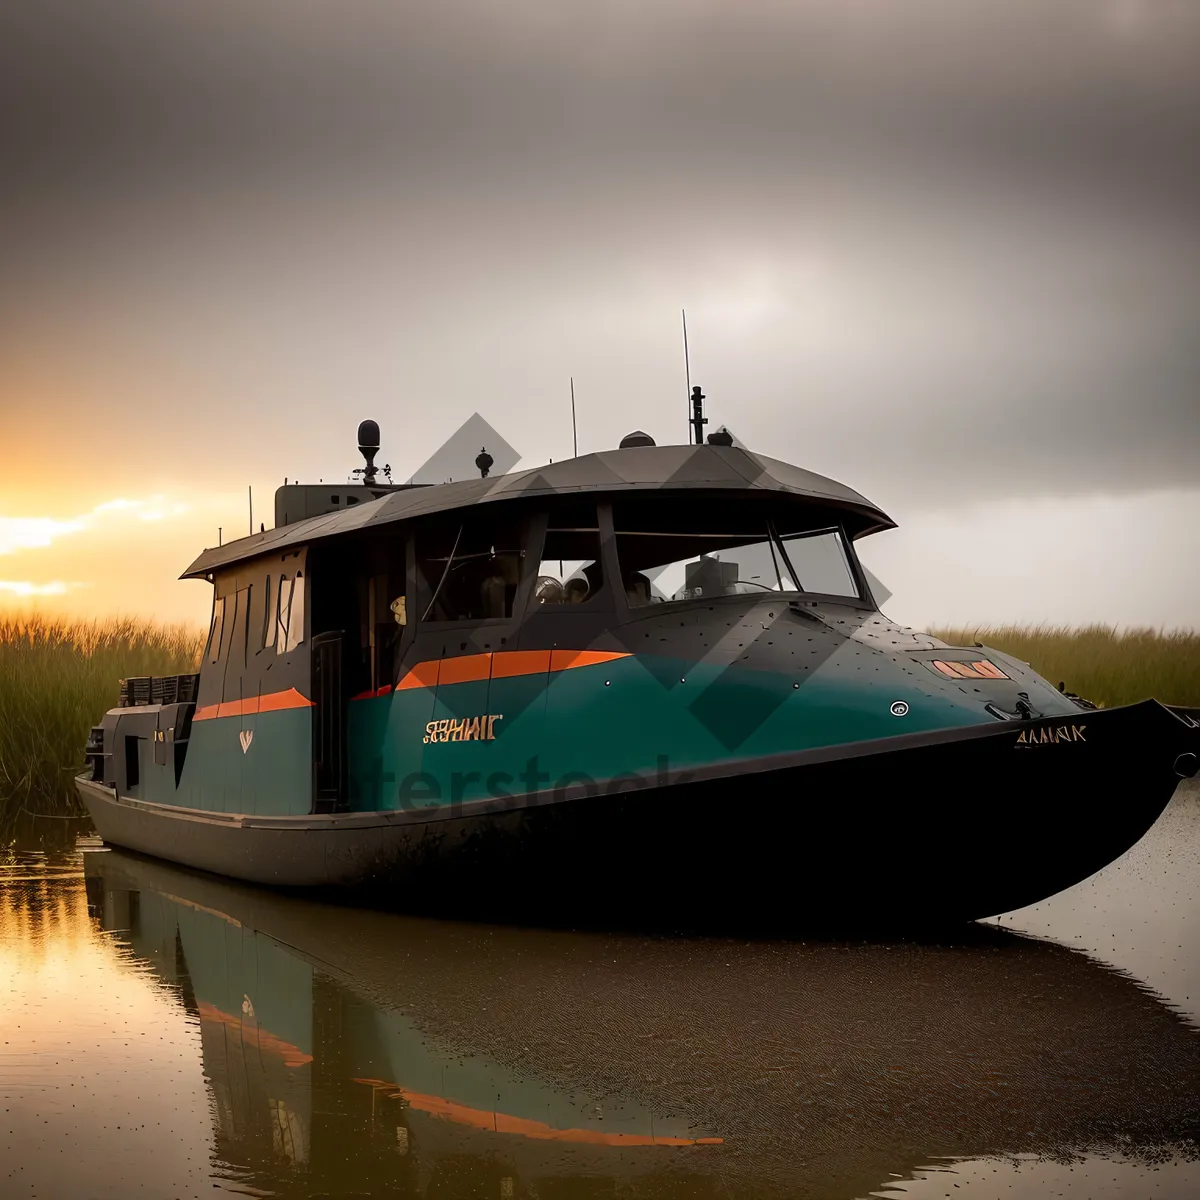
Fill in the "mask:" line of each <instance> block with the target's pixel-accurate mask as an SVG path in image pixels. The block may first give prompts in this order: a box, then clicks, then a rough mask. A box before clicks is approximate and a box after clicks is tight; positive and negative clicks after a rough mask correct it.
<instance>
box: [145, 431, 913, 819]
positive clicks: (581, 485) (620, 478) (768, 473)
mask: <svg viewBox="0 0 1200 1200" xmlns="http://www.w3.org/2000/svg"><path fill="white" fill-rule="evenodd" d="M357 499H359V500H360V501H361V502H358V503H355V504H354V505H346V504H339V505H338V506H337V507H335V508H334V509H333V510H332V511H327V512H324V513H322V514H320V515H317V516H313V517H309V518H307V519H303V520H299V521H292V522H289V523H287V524H284V525H281V526H277V527H276V528H275V529H272V530H268V531H264V532H261V533H259V534H255V535H252V536H250V537H246V538H242V539H240V540H239V541H235V542H230V543H227V544H225V545H223V546H220V547H217V548H213V549H209V550H206V551H205V552H204V553H203V554H201V555H200V556H199V558H197V559H196V561H195V562H194V563H193V564H192V565H191V566H190V567H189V568H188V570H187V571H186V572H185V573H184V576H183V577H184V578H203V579H207V580H209V581H211V582H212V584H213V589H214V591H213V608H212V619H211V623H210V629H209V636H208V641H207V645H206V646H205V649H204V655H203V661H202V663H201V669H200V672H199V681H198V687H197V689H196V696H195V708H194V712H193V713H192V714H191V720H190V721H185V720H184V719H183V718H182V717H180V718H179V720H178V721H176V722H175V724H174V726H173V728H172V732H171V738H172V740H173V741H176V742H182V743H183V745H182V746H181V749H182V750H183V752H184V755H186V760H187V761H186V769H184V764H183V762H182V761H178V762H177V766H176V769H175V770H174V771H172V772H170V773H166V774H164V775H163V777H162V779H161V781H160V786H157V787H153V786H150V787H148V784H147V773H146V772H145V771H141V772H139V773H138V779H139V784H138V785H137V786H136V787H135V785H133V784H131V783H130V781H129V779H128V778H127V779H126V780H125V783H126V787H127V788H128V789H129V790H130V791H131V792H135V793H136V791H138V790H141V791H142V792H143V794H145V795H146V796H147V798H151V799H155V800H158V801H159V802H163V801H165V802H174V803H182V804H185V806H190V807H196V808H202V809H213V808H216V809H218V810H221V811H226V812H240V813H247V812H255V811H259V812H263V811H267V812H271V813H280V812H290V813H296V814H299V813H307V812H322V811H344V810H346V809H347V808H356V807H360V806H365V807H374V806H378V805H379V804H381V803H386V798H384V799H381V798H380V788H379V787H378V786H374V790H372V788H373V785H372V775H373V773H374V775H379V773H380V772H381V771H382V772H383V773H385V774H386V773H387V768H388V766H389V765H390V766H391V767H392V773H393V774H394V773H395V771H396V770H399V769H400V767H401V766H403V767H406V768H410V767H413V766H417V765H419V763H418V759H419V758H420V753H417V754H412V755H404V754H401V755H400V757H399V759H398V760H396V761H395V762H392V759H393V757H394V754H393V750H394V747H391V746H389V740H390V739H392V738H393V736H394V735H395V732H396V731H395V730H394V729H393V728H392V726H393V725H394V723H395V714H394V713H393V712H392V710H393V709H394V707H395V704H394V701H395V700H396V699H397V698H398V697H402V698H403V699H404V701H405V702H406V703H411V702H412V701H414V699H416V698H417V697H418V696H419V698H420V703H419V704H418V705H417V709H418V710H419V711H416V710H414V713H413V714H412V720H414V721H417V726H416V727H417V729H418V731H419V737H418V738H417V741H416V743H415V745H416V747H417V748H418V750H421V748H423V747H426V746H428V745H429V742H428V741H422V740H421V739H422V738H426V739H433V740H434V741H437V740H439V739H440V738H441V737H442V735H443V734H445V735H446V736H448V737H450V738H451V740H484V741H490V740H495V738H496V736H497V733H498V730H503V731H504V732H509V731H511V729H512V728H514V722H513V720H512V718H513V715H514V711H513V710H514V706H516V707H519V708H520V709H521V711H522V713H524V712H525V710H526V709H528V707H529V705H530V704H539V705H541V706H542V707H547V706H548V705H549V703H550V701H549V700H548V699H547V696H546V687H547V684H548V681H550V680H551V679H552V678H553V677H554V676H555V675H556V674H558V673H559V666H560V661H561V662H566V660H567V659H568V658H569V659H570V660H571V662H572V663H573V664H577V665H589V664H590V665H594V664H597V663H605V662H611V661H613V660H615V659H618V658H626V657H631V656H633V655H635V654H642V653H643V652H645V651H647V650H649V649H651V648H652V649H653V650H654V651H655V652H656V653H661V652H662V651H663V650H669V651H670V653H669V654H668V655H667V657H668V658H670V659H671V661H672V664H673V665H672V666H671V667H670V670H671V671H673V672H677V671H678V668H677V666H676V665H674V664H675V662H676V660H680V661H684V662H686V661H687V660H689V659H695V658H697V657H700V656H702V655H703V653H704V652H705V651H706V650H707V649H708V648H710V647H711V644H712V642H713V641H714V639H716V638H717V637H718V636H719V633H720V632H721V631H723V630H724V629H725V628H727V627H729V626H730V624H731V622H733V621H735V620H736V619H738V617H737V614H738V613H740V612H743V611H745V610H747V607H748V606H753V605H754V604H755V603H756V602H758V601H761V600H762V599H763V598H771V599H778V600H779V601H780V602H784V603H787V604H795V605H805V604H807V605H811V606H816V605H821V604H830V603H832V604H836V605H838V606H849V607H851V608H854V609H858V610H862V611H864V612H866V613H870V612H872V611H874V609H875V604H874V601H873V600H872V597H871V594H870V589H869V587H868V584H867V580H866V577H865V575H864V573H863V570H862V568H861V566H860V564H859V562H858V559H857V556H856V554H855V552H854V542H855V540H856V539H857V538H859V537H862V536H864V535H866V534H870V533H873V532H875V531H877V530H881V529H887V528H891V527H892V525H893V523H892V522H891V521H890V520H889V519H888V518H887V516H886V515H885V514H883V513H882V512H880V511H879V510H878V509H877V508H875V507H874V506H873V505H872V504H870V502H869V501H867V500H866V499H864V498H863V497H862V496H860V495H858V493H856V492H853V491H852V490H850V489H849V488H846V487H844V486H843V485H841V484H838V483H836V482H834V481H833V480H829V479H825V478H823V477H821V476H818V475H815V474H812V473H810V472H807V471H803V470H801V469H799V468H796V467H792V466H789V465H787V464H785V463H781V462H777V461H775V460H772V459H769V458H765V457H762V456H759V455H754V454H751V453H749V452H747V451H745V450H743V449H740V448H736V447H733V446H719V445H696V446H664V447H658V446H653V445H650V446H633V447H628V448H623V449H619V450H615V451H610V452H606V453H599V454H592V455H586V456H583V457H581V458H578V459H572V460H568V461H565V462H560V463H553V464H549V465H547V466H544V467H538V468H535V469H532V470H529V471H523V472H517V473H513V474H510V475H504V476H498V477H495V478H480V479H476V480H468V481H463V482H458V483H451V484H445V485H439V486H433V487H416V488H403V489H395V490H392V491H389V492H386V493H385V494H383V495H381V496H379V497H378V498H374V497H371V498H366V499H365V500H364V499H363V498H357ZM288 501H289V505H291V506H292V507H294V508H299V509H304V507H305V503H304V502H303V499H302V498H301V500H300V501H298V500H297V498H296V495H295V489H294V488H293V489H292V491H291V492H290V493H289V497H288ZM681 629H682V630H685V631H687V632H688V634H689V636H690V641H689V640H688V639H687V638H685V639H683V641H682V642H681V641H680V637H679V631H680V630H681ZM562 669H564V670H565V669H566V668H565V667H564V668H562ZM684 673H685V674H686V671H685V672H684ZM610 682H611V681H610ZM596 683H597V685H599V686H603V681H601V680H599V679H598V678H597V680H596ZM459 684H461V685H463V686H461V687H457V688H456V687H455V685H459ZM467 685H472V686H467ZM500 695H504V697H505V703H504V704H503V705H501V704H500V703H499V701H498V697H499V696H500ZM448 697H453V699H452V701H451V702H449V704H448V700H447V698H448ZM447 704H448V708H447ZM443 709H447V711H445V712H443V711H442V710H443ZM426 710H427V711H426ZM500 714H504V716H503V717H501V716H500ZM233 718H237V720H236V721H232V720H231V721H227V720H226V719H233ZM417 718H423V719H420V720H417ZM430 718H432V719H430ZM480 718H496V719H495V720H492V721H491V722H490V723H489V721H488V720H486V719H485V720H483V721H482V723H480V720H479V719H480ZM501 720H502V721H503V724H500V723H499V722H500V721H501ZM460 721H466V722H468V724H467V725H466V727H465V728H460V726H459V724H458V723H459V722H460ZM472 721H473V722H474V724H469V722H472ZM439 722H441V724H440V725H439ZM228 723H232V724H236V725H237V726H238V730H237V734H238V736H232V735H228V734H227V731H226V730H225V729H224V728H223V727H224V726H225V725H226V724H228ZM525 724H526V725H527V726H531V725H534V726H535V725H536V724H537V722H531V721H529V720H526V721H525ZM557 724H558V722H557V721H553V720H551V721H549V722H548V723H545V724H544V726H543V727H542V728H541V729H540V730H536V729H533V728H530V729H529V731H528V732H529V734H530V735H531V736H529V737H527V738H525V739H522V740H523V742H528V743H529V744H531V745H532V744H535V743H536V742H537V741H539V740H540V738H541V737H545V736H555V732H554V727H555V726H556V725H557ZM427 726H428V727H429V728H430V730H431V732H428V733H427V732H424V731H425V729H426V727H427ZM185 727H186V732H187V734H188V736H187V738H186V739H184V738H181V737H180V734H181V733H182V732H184V731H185ZM217 730H221V737H220V738H219V743H220V749H219V751H218V749H217V740H218V739H216V731H217ZM561 735H562V731H561V730H559V731H558V736H561ZM164 736H165V734H163V733H161V732H156V733H155V734H154V737H156V738H158V737H164ZM410 736H411V735H410ZM514 741H515V739H514ZM210 742H211V743H212V745H211V746H210V747H209V749H208V750H206V751H205V754H204V757H208V755H209V753H211V754H213V755H215V758H214V759H213V762H212V763H210V764H209V765H208V766H207V767H206V768H205V769H203V770H195V769H193V768H198V767H199V766H200V764H199V763H193V761H192V759H193V757H195V756H196V752H197V750H199V749H200V744H201V743H210ZM188 743H190V745H189V744H188ZM164 749H165V748H164ZM421 752H422V753H423V752H424V751H423V750H421ZM160 757H164V756H162V755H160ZM426 757H428V756H427V755H426ZM218 761H219V762H220V763H221V764H222V765H221V766H220V767H218V765H217V763H218ZM252 762H253V763H254V764H256V765H255V766H254V767H253V768H252V767H251V763H252ZM380 782H381V781H380V780H378V779H376V780H375V784H376V785H378V784H379V783H380ZM385 790H386V789H385ZM151 793H153V795H151Z"/></svg>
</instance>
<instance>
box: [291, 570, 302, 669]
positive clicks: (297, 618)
mask: <svg viewBox="0 0 1200 1200" xmlns="http://www.w3.org/2000/svg"><path fill="white" fill-rule="evenodd" d="M289 607H290V612H289V614H288V626H287V649H288V652H289V653H290V652H291V651H292V650H295V649H296V647H297V646H299V645H300V643H301V642H302V641H304V572H303V571H297V572H296V578H295V579H293V580H292V591H291V604H290V606H289Z"/></svg>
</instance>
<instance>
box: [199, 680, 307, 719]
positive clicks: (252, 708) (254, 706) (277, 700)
mask: <svg viewBox="0 0 1200 1200" xmlns="http://www.w3.org/2000/svg"><path fill="white" fill-rule="evenodd" d="M312 703H313V702H312V701H311V700H309V699H308V697H307V696H302V695H300V693H299V692H298V691H296V689H295V688H288V689H287V691H286V692H268V693H267V694H266V695H265V696H251V697H249V698H248V699H246V700H222V701H221V703H220V704H206V705H205V706H204V707H203V708H198V709H196V714H195V716H194V717H192V720H193V721H211V720H213V719H214V718H216V717H248V716H253V715H254V714H255V713H263V712H282V711H283V710H284V709H288V708H312Z"/></svg>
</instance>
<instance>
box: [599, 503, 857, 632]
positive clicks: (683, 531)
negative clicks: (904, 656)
mask: <svg viewBox="0 0 1200 1200" xmlns="http://www.w3.org/2000/svg"><path fill="white" fill-rule="evenodd" d="M613 515H614V523H615V526H616V536H617V559H618V562H619V563H620V567H621V584H622V587H623V589H624V592H625V597H626V600H627V601H628V603H629V605H630V607H631V608H641V607H644V606H646V605H651V604H664V603H669V602H671V601H678V600H702V599H709V598H712V597H720V596H737V595H747V596H754V595H763V594H767V593H772V592H776V593H779V592H786V593H798V592H803V593H813V594H817V595H828V596H845V597H847V598H857V597H858V589H857V587H856V585H855V582H854V574H853V571H852V570H851V567H850V557H849V554H848V552H847V550H846V546H845V543H844V542H843V540H842V534H841V532H840V531H839V530H836V529H830V528H828V527H825V528H822V529H818V530H813V529H811V528H810V529H806V530H804V531H803V532H800V533H788V534H787V535H785V536H783V537H780V536H779V533H778V531H777V528H776V525H775V523H774V522H773V521H772V519H771V514H770V513H769V512H768V511H766V510H764V509H763V507H762V506H761V505H755V506H748V505H747V506H735V505H715V504H711V503H710V504H699V505H695V504H693V505H686V504H683V503H680V502H678V501H673V502H668V503H664V504H662V505H646V504H644V503H643V504H641V505H635V504H631V503H626V504H623V505H617V506H614V514H613ZM790 519H791V520H792V521H793V524H792V526H791V528H794V527H795V525H794V520H795V518H794V517H792V518H790ZM780 523H782V518H781V522H780ZM785 528H786V526H785Z"/></svg>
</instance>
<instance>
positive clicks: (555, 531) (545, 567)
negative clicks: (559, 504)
mask: <svg viewBox="0 0 1200 1200" xmlns="http://www.w3.org/2000/svg"><path fill="white" fill-rule="evenodd" d="M602 582H603V571H602V568H601V554H600V527H599V526H598V525H597V524H596V510H595V509H594V508H591V507H589V508H588V509H586V510H583V511H580V512H578V513H568V512H563V513H558V514H554V515H552V516H551V518H550V523H549V526H548V527H547V529H546V538H545V541H544V542H543V543H542V557H541V561H540V562H539V564H538V573H537V581H536V582H535V583H534V585H533V594H532V596H531V597H530V601H529V603H530V606H531V607H534V608H539V607H542V606H555V605H561V604H585V603H586V602H587V601H588V600H591V599H592V598H593V597H595V596H596V595H597V594H598V593H599V591H600V586H601V583H602Z"/></svg>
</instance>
